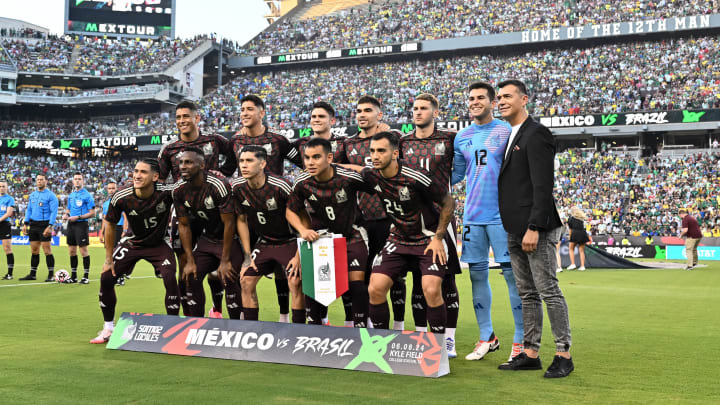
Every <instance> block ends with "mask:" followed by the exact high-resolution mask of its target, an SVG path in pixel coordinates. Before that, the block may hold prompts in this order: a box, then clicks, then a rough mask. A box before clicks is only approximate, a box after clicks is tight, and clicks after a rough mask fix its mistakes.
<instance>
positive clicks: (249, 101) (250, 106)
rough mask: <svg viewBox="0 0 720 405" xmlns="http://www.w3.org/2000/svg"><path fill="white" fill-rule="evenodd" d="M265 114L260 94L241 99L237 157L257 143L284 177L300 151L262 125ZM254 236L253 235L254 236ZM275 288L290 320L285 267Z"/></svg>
mask: <svg viewBox="0 0 720 405" xmlns="http://www.w3.org/2000/svg"><path fill="white" fill-rule="evenodd" d="M264 117H265V102H264V101H263V100H262V99H261V98H260V97H258V96H256V95H253V94H250V95H247V96H245V97H243V98H242V99H241V100H240V119H241V121H242V124H243V128H242V131H241V133H240V134H239V135H235V136H233V137H232V139H230V142H231V143H232V148H233V152H234V153H235V157H236V159H239V158H240V152H241V151H242V149H243V148H244V147H245V146H248V145H258V146H262V147H263V148H265V150H266V151H267V154H268V157H267V167H266V169H265V170H266V171H268V172H270V173H272V174H274V175H276V176H280V177H282V176H283V172H284V164H285V163H284V162H285V159H287V160H290V161H292V160H293V159H294V158H295V157H296V156H297V154H298V152H297V151H296V150H295V149H293V148H292V147H291V146H290V141H288V139H287V138H286V137H284V136H282V135H280V134H278V133H275V132H274V131H272V130H271V129H270V128H268V127H266V126H265V125H263V118H264ZM253 239H254V238H253ZM275 270H276V271H275V290H276V291H277V295H278V304H279V305H280V321H281V322H289V312H290V301H289V300H290V290H289V289H288V283H287V281H286V280H285V278H286V277H285V272H284V271H283V269H282V267H276V269H275Z"/></svg>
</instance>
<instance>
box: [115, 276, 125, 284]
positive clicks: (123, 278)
mask: <svg viewBox="0 0 720 405" xmlns="http://www.w3.org/2000/svg"><path fill="white" fill-rule="evenodd" d="M115 285H117V286H124V285H125V277H123V276H120V277H118V279H117V281H116V282H115Z"/></svg>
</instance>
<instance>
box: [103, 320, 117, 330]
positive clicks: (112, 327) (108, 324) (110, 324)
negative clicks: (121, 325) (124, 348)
mask: <svg viewBox="0 0 720 405" xmlns="http://www.w3.org/2000/svg"><path fill="white" fill-rule="evenodd" d="M103 329H107V330H115V322H113V321H110V322H105V324H104V326H103Z"/></svg>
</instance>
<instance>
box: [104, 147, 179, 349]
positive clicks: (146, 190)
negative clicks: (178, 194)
mask: <svg viewBox="0 0 720 405" xmlns="http://www.w3.org/2000/svg"><path fill="white" fill-rule="evenodd" d="M158 170H159V169H158V163H157V160H155V159H143V160H141V161H139V162H138V163H137V164H136V165H135V170H134V171H133V185H132V187H127V188H124V189H122V190H120V191H118V192H117V193H115V195H114V196H113V198H112V199H111V200H110V206H109V207H108V212H107V215H106V216H105V218H104V219H103V221H104V224H105V226H104V228H105V263H104V264H103V270H102V275H101V276H100V294H99V295H100V309H101V310H102V314H103V318H104V320H105V325H104V326H103V329H102V331H100V333H99V334H98V336H97V337H96V338H95V339H93V340H91V341H90V343H106V342H107V341H108V340H109V339H110V335H111V334H112V332H113V329H114V328H115V323H114V318H115V305H116V304H117V297H116V295H115V283H116V282H117V280H118V277H121V276H123V275H127V274H130V273H131V272H132V270H133V269H134V268H135V264H136V263H137V262H138V261H139V260H140V259H145V260H147V261H148V262H150V264H152V266H153V267H154V268H155V272H159V273H160V274H161V275H162V278H163V283H164V285H165V310H166V311H167V314H168V315H177V314H178V312H179V311H180V299H179V297H178V296H179V292H178V284H177V280H176V278H175V255H174V253H173V251H172V248H171V247H170V241H169V239H168V238H167V225H168V220H169V218H170V209H171V208H172V195H171V192H172V187H171V186H164V185H160V184H156V182H157V181H158V177H159V174H158ZM123 212H125V213H126V214H127V219H128V222H129V223H130V224H129V225H130V228H131V229H132V230H133V234H132V236H129V237H126V238H123V239H122V240H121V241H120V243H118V244H117V246H116V245H115V228H116V227H117V223H118V221H120V218H122V213H123Z"/></svg>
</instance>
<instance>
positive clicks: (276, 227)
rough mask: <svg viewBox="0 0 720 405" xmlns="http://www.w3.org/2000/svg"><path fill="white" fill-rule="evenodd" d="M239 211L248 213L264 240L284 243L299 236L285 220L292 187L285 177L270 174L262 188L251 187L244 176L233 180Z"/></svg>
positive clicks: (236, 208) (249, 222) (251, 225)
mask: <svg viewBox="0 0 720 405" xmlns="http://www.w3.org/2000/svg"><path fill="white" fill-rule="evenodd" d="M232 190H233V198H234V199H235V211H236V212H237V213H239V214H245V216H246V217H247V221H248V227H250V232H251V233H254V234H255V235H257V236H258V238H259V239H258V240H259V241H261V242H263V243H270V244H282V243H286V242H287V241H289V240H291V239H295V234H294V233H293V231H292V228H291V227H290V224H288V222H287V219H285V208H286V207H287V202H288V199H289V198H290V193H291V192H292V186H291V185H290V183H289V182H288V181H287V180H285V179H283V178H282V177H277V176H273V175H271V174H268V175H267V177H266V178H265V184H263V186H262V187H260V188H259V189H257V190H256V189H252V188H250V184H249V183H248V181H247V180H246V179H244V178H242V177H240V178H237V179H234V180H233V181H232Z"/></svg>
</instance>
